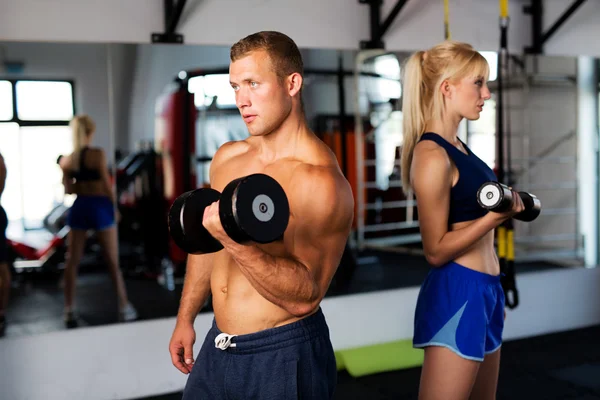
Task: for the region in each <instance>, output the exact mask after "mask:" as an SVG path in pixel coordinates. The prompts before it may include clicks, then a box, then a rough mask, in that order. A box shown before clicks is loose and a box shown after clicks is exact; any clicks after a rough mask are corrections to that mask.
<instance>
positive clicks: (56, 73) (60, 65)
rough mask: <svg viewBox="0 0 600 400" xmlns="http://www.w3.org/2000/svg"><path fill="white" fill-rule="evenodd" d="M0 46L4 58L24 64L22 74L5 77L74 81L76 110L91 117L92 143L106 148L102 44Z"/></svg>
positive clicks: (104, 54)
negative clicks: (93, 123)
mask: <svg viewBox="0 0 600 400" xmlns="http://www.w3.org/2000/svg"><path fill="white" fill-rule="evenodd" d="M0 14H2V13H0ZM0 46H2V47H3V48H4V49H5V54H6V57H7V59H9V60H15V61H22V62H24V64H25V68H24V71H23V73H20V74H3V75H4V76H6V77H11V78H40V79H43V78H56V79H72V80H74V81H75V104H76V107H77V109H76V111H77V112H78V113H88V114H90V115H91V116H92V118H94V120H95V121H96V130H97V133H96V136H95V138H94V141H95V143H94V144H95V145H97V146H100V147H103V148H104V149H107V150H108V149H109V143H110V141H109V108H108V69H107V46H106V45H101V44H71V43H70V44H60V43H18V42H1V43H0Z"/></svg>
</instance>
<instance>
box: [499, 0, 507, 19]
mask: <svg viewBox="0 0 600 400" xmlns="http://www.w3.org/2000/svg"><path fill="white" fill-rule="evenodd" d="M500 18H508V0H500Z"/></svg>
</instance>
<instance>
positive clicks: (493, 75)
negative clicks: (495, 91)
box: [479, 51, 498, 82]
mask: <svg viewBox="0 0 600 400" xmlns="http://www.w3.org/2000/svg"><path fill="white" fill-rule="evenodd" d="M479 54H481V55H482V56H483V57H484V58H485V59H486V60H487V62H488V64H489V66H490V76H489V78H488V81H492V82H493V81H495V80H496V79H497V78H498V53H497V52H495V51H480V52H479Z"/></svg>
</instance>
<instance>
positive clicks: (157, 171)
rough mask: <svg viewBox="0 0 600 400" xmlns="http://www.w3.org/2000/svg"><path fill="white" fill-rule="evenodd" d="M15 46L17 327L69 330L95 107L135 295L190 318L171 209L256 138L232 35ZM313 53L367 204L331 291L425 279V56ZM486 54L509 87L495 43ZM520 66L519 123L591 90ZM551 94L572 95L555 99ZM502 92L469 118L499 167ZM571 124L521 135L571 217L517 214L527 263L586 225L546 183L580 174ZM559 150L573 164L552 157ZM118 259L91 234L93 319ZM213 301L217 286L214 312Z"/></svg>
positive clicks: (4, 83) (306, 92)
mask: <svg viewBox="0 0 600 400" xmlns="http://www.w3.org/2000/svg"><path fill="white" fill-rule="evenodd" d="M2 48H3V50H4V51H3V54H4V57H5V61H6V62H5V64H4V70H3V72H2V73H1V74H0V152H1V153H2V155H3V156H4V159H5V163H6V165H7V169H8V175H7V180H6V187H5V190H4V194H3V195H2V198H1V202H2V205H3V207H4V208H5V209H6V211H7V214H8V219H9V227H8V230H7V235H8V238H9V239H10V240H11V241H12V242H11V243H13V247H12V251H13V253H12V254H13V258H14V260H13V261H14V262H13V263H12V271H13V277H14V279H13V288H12V290H11V299H10V303H9V307H8V310H7V321H8V322H9V324H8V325H7V330H6V334H7V335H8V336H17V335H23V334H33V333H41V332H48V331H52V330H62V329H65V325H64V322H63V307H64V294H63V288H64V285H65V280H64V268H65V257H66V250H67V247H66V244H65V234H66V232H68V229H66V230H65V229H64V228H65V226H66V215H67V211H68V210H69V209H70V208H71V207H72V205H73V202H74V200H75V198H76V196H74V195H70V194H65V192H64V187H63V184H62V173H61V169H60V168H59V167H58V165H57V164H56V159H57V157H58V155H61V154H62V155H66V154H69V153H70V152H71V151H72V150H73V142H72V137H71V130H70V129H69V126H68V124H69V121H70V120H71V118H72V117H73V116H74V115H77V114H79V113H86V114H88V115H90V116H91V117H92V118H93V119H94V122H95V124H96V134H95V136H94V139H93V145H94V146H96V147H99V148H101V149H104V151H105V152H106V154H107V158H108V168H109V169H110V171H111V179H112V182H113V184H114V190H115V193H116V201H117V204H118V210H119V214H120V220H119V223H118V249H119V269H120V271H121V272H122V274H123V276H124V280H125V286H126V288H127V295H128V299H129V301H130V302H131V303H132V304H133V305H134V306H135V308H136V309H137V312H138V317H139V318H140V319H151V318H160V317H167V316H175V315H176V313H177V308H178V305H179V299H180V295H181V290H182V282H183V276H184V274H185V261H186V254H185V253H183V252H182V251H181V250H180V249H179V248H178V247H177V246H176V245H175V244H174V243H173V241H172V239H171V238H170V236H169V232H168V227H167V214H168V209H169V207H170V205H171V204H172V203H173V201H174V200H175V198H177V197H178V196H179V195H181V194H182V193H184V192H186V191H189V190H193V189H195V188H198V187H205V186H208V184H209V176H208V171H209V167H210V163H211V160H212V157H213V156H214V154H215V152H216V150H217V149H218V148H219V147H220V146H221V145H222V144H223V143H225V142H227V141H231V140H240V139H244V138H245V137H247V135H248V133H247V130H246V127H245V125H244V123H243V121H242V119H241V118H240V115H239V111H238V110H237V108H236V106H235V97H234V93H233V90H232V89H231V87H230V85H229V80H228V67H229V48H228V47H225V46H170V45H135V44H110V45H100V44H98V45H94V44H89V45H80V44H77V45H76V44H53V43H44V44H41V43H3V44H2ZM302 55H303V58H304V65H305V79H304V85H305V86H304V89H303V98H304V103H305V113H306V118H307V120H308V123H309V126H310V127H311V128H312V129H313V130H314V132H315V133H316V134H317V135H318V137H319V138H320V139H321V140H323V141H324V142H325V143H326V144H327V145H328V146H329V147H330V148H331V149H332V151H333V153H334V154H335V155H336V157H337V159H338V162H339V165H340V167H341V169H342V171H343V172H344V174H345V175H346V177H347V179H348V180H349V182H350V184H351V185H352V189H353V193H354V196H355V201H356V214H355V221H354V227H353V234H352V236H351V238H350V240H349V241H348V246H347V249H346V250H347V251H346V252H345V254H344V257H343V259H342V262H341V264H340V267H339V268H338V271H337V273H336V275H335V277H334V279H333V282H332V284H331V287H330V290H329V292H328V294H327V296H336V295H344V294H350V293H360V292H368V291H375V290H384V289H390V288H399V287H406V286H418V285H419V284H420V283H421V282H422V280H423V278H424V276H425V274H426V273H427V271H428V265H427V263H426V261H425V259H424V257H423V254H422V249H421V247H422V246H421V242H420V235H419V223H418V213H417V208H416V203H415V199H414V196H412V195H410V194H409V196H405V195H404V194H403V192H402V189H401V187H400V163H399V157H400V153H401V148H402V143H403V136H402V84H401V76H402V66H403V63H404V62H405V60H406V59H407V57H408V56H409V53H392V52H372V51H369V52H355V51H336V50H325V49H302ZM486 58H488V60H490V62H491V63H492V68H491V79H490V86H491V87H492V89H493V90H495V89H496V88H495V87H494V84H495V79H494V78H493V77H494V76H495V74H496V72H495V70H494V68H493V64H494V63H495V53H489V54H486ZM537 62H538V68H541V70H542V71H543V70H544V68H546V70H547V71H551V72H552V73H554V74H555V75H557V74H559V72H560V73H563V74H564V75H569V74H570V73H572V72H570V71H571V67H572V60H570V59H569V60H567V59H561V60H553V59H551V58H546V57H538V60H537ZM540 66H541V67H540ZM510 71H511V75H510V77H511V79H510V82H509V83H508V84H507V89H506V96H505V99H506V100H505V101H506V102H508V103H509V104H510V106H508V108H507V109H510V110H513V109H518V110H515V111H510V114H505V115H507V118H508V120H509V121H510V126H511V127H512V130H513V131H514V132H515V135H516V132H517V131H526V130H530V131H531V132H542V131H549V129H548V128H549V127H548V126H545V125H543V123H541V122H540V123H537V125H536V123H534V124H532V123H531V120H532V118H531V117H532V116H535V112H536V110H537V108H536V107H539V108H544V109H545V110H546V111H545V112H552V110H554V109H555V108H556V107H558V104H562V105H563V106H564V104H565V102H567V103H568V102H569V101H570V100H572V95H573V91H574V90H575V89H574V88H573V87H570V86H568V83H565V82H570V81H569V80H568V79H567V80H564V81H561V82H562V83H560V84H559V83H557V80H556V79H555V80H552V79H549V78H546V79H545V80H539V79H538V80H532V79H530V78H531V76H533V75H535V73H534V72H535V71H534V69H533V67H531V66H530V65H529V64H525V65H524V66H519V65H518V64H515V65H512V66H511V68H510ZM539 71H540V70H538V71H537V74H538V75H540V72H539ZM542 75H543V74H542ZM548 75H549V74H546V76H548ZM532 82H533V83H532ZM548 93H551V95H552V96H555V97H554V98H556V99H562V100H560V102H558V101H557V102H553V101H552V100H551V99H552V96H548ZM525 95H527V96H529V97H525ZM526 98H528V99H529V101H525V100H524V99H526ZM495 101H496V94H494V95H493V97H492V99H491V100H490V101H488V103H487V104H486V107H485V109H484V112H483V113H482V115H481V118H480V119H479V120H477V121H469V122H467V121H463V123H462V124H461V126H460V129H459V137H460V138H461V139H462V140H463V141H464V142H465V143H467V144H468V145H469V147H470V148H471V150H472V151H473V152H474V153H475V154H477V155H478V156H479V157H481V158H482V159H483V160H484V161H485V162H486V163H488V165H490V166H495V162H496V136H497V135H496V119H497V114H496V108H497V107H496V104H495ZM568 104H571V103H568ZM534 105H535V106H534ZM571 105H573V107H575V105H574V103H573V104H571ZM527 113H529V114H527ZM527 121H529V122H527ZM571 123H573V124H575V122H574V120H573V119H569V118H564V119H563V120H562V121H561V122H560V124H562V125H561V126H560V127H558V126H557V124H556V123H554V125H555V128H556V129H553V130H552V132H554V133H556V135H555V136H556V137H555V139H556V140H555V142H556V145H555V146H554V147H552V146H551V145H552V143H546V144H545V145H547V147H546V146H545V145H544V146H542V145H539V146H538V145H533V144H532V143H531V141H527V137H528V136H527V135H526V136H523V138H521V139H519V140H520V141H517V140H516V139H515V140H514V141H513V142H512V144H511V145H510V148H511V149H512V153H511V154H512V158H513V162H512V169H513V170H514V173H515V174H519V175H520V176H523V177H526V179H525V180H524V181H523V183H522V185H523V186H524V187H525V190H528V189H530V190H531V191H534V190H537V191H538V192H539V193H540V195H543V196H544V198H545V199H547V198H549V197H548V196H550V194H549V193H552V196H554V198H553V200H552V202H553V204H554V205H553V206H552V208H553V209H555V210H556V212H557V213H559V214H560V218H562V219H561V220H560V221H562V222H560V223H554V222H552V221H550V220H549V219H543V218H540V219H539V221H535V222H534V223H530V224H529V225H527V226H521V225H517V229H516V235H517V237H518V240H516V246H515V252H516V255H517V257H516V260H515V261H516V263H517V264H518V267H519V269H520V270H523V269H526V268H546V267H553V266H554V265H555V264H552V263H549V262H548V261H547V260H548V255H547V253H545V252H544V246H546V247H549V246H551V245H553V246H556V245H557V243H556V242H555V241H556V240H558V239H561V240H562V239H569V238H570V237H571V236H573V237H576V234H577V228H576V223H575V220H576V218H575V215H574V214H568V212H569V210H573V208H574V207H575V204H576V203H575V202H574V199H575V197H574V193H575V190H576V189H574V187H575V188H576V185H575V186H573V185H570V186H569V185H562V186H561V187H560V188H559V187H553V188H550V187H549V186H548V185H546V186H544V182H545V181H550V180H549V179H547V178H548V174H550V173H551V174H558V175H557V176H564V178H565V179H569V176H571V172H573V173H574V171H575V170H574V166H575V164H574V163H569V162H567V161H568V160H571V159H572V158H573V159H574V157H575V154H574V149H575V148H576V147H573V146H572V143H573V142H571V140H574V139H573V137H571V136H569V137H566V138H565V137H563V136H564V135H563V136H561V135H560V134H559V131H564V132H569V125H570V124H571ZM528 124H529V125H528ZM532 135H533V134H532ZM531 137H532V136H531ZM561 138H562V139H561ZM553 143H554V142H553ZM113 157H114V159H113ZM532 160H535V162H533V161H532ZM552 160H559V161H561V163H558V164H557V165H553V166H552V167H550V166H546V167H540V166H541V165H546V163H551V162H552ZM569 168H571V169H569ZM545 169H547V170H545ZM552 180H556V179H552ZM528 185H529V186H528ZM555 195H556V196H555ZM561 210H562V211H561ZM544 232H548V234H545V233H544ZM548 241H554V242H552V243H550V242H548ZM561 244H562V248H560V251H561V253H560V254H562V255H563V256H564V259H563V260H565V259H566V258H567V257H569V256H573V259H575V261H574V263H576V262H577V257H576V254H579V251H580V249H579V247H578V246H580V245H581V243H579V242H577V241H576V240H574V241H573V240H571V241H569V240H567V241H565V242H562V243H561ZM534 245H535V246H534ZM532 248H535V250H536V251H535V252H532V251H531V249H532ZM565 262H566V261H565ZM108 271H109V268H107V265H106V262H105V260H104V258H103V254H102V249H101V247H100V246H99V243H98V237H97V236H96V235H94V234H90V235H89V236H88V237H87V240H86V247H85V251H84V257H83V259H82V260H81V264H80V267H79V272H78V276H77V286H76V287H77V289H76V295H75V296H76V307H77V312H78V326H80V327H81V326H92V325H99V324H110V323H116V322H118V320H119V315H118V313H117V309H118V298H117V296H116V295H115V289H114V284H113V282H112V281H111V278H110V275H109V274H108ZM210 310H211V304H210V299H209V300H208V301H207V303H206V304H205V306H204V307H203V309H202V311H210Z"/></svg>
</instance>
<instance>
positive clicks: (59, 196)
mask: <svg viewBox="0 0 600 400" xmlns="http://www.w3.org/2000/svg"><path fill="white" fill-rule="evenodd" d="M13 96H14V97H13ZM73 99H74V95H73V84H72V82H68V81H41V80H39V81H38V80H0V121H3V122H0V151H1V152H2V155H3V156H4V159H5V163H6V167H7V179H6V186H5V191H4V194H3V196H2V205H3V207H4V208H5V210H6V213H7V215H8V219H9V221H10V223H11V224H14V223H19V222H20V223H21V224H22V228H23V229H37V228H41V227H42V226H43V219H44V218H45V217H46V216H47V215H48V213H49V212H50V211H51V210H52V209H53V208H54V207H55V206H56V205H57V204H60V203H62V202H63V201H65V195H64V189H63V187H62V173H61V171H60V168H59V167H58V165H57V164H56V159H57V158H58V156H59V155H60V154H67V153H69V152H71V151H72V141H71V133H70V129H69V126H68V125H69V122H70V120H71V119H72V118H73V116H74V114H75V107H74V104H73ZM15 106H16V107H15ZM15 110H16V115H15Z"/></svg>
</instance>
